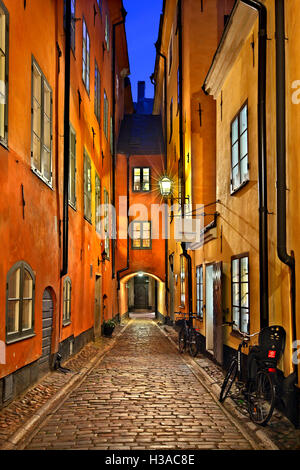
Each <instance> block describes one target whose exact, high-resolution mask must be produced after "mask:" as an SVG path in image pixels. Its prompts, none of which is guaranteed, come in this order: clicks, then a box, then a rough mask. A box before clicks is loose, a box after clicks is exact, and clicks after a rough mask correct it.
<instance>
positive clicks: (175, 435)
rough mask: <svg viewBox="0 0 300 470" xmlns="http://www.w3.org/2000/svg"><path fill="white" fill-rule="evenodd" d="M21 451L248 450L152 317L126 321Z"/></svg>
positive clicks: (245, 438)
mask: <svg viewBox="0 0 300 470" xmlns="http://www.w3.org/2000/svg"><path fill="white" fill-rule="evenodd" d="M25 448H26V449H30V450H33V449H34V450H39V449H47V450H60V449H70V450H71V449H99V450H100V449H101V450H149V449H169V450H172V449H194V450H197V449H236V450H241V449H245V450H246V449H249V450H251V449H253V448H256V447H255V445H254V444H253V442H252V440H251V438H250V436H249V437H248V435H247V433H246V432H242V431H241V429H239V428H238V427H237V426H236V425H235V424H234V422H233V421H232V420H231V419H229V418H228V416H227V414H226V413H225V411H223V409H222V407H220V406H219V404H218V403H217V401H216V400H214V399H213V397H212V396H211V394H210V393H209V392H208V391H207V390H206V389H205V387H204V386H203V385H202V384H201V383H200V382H199V380H198V379H197V378H196V376H195V375H194V374H193V372H192V370H191V369H190V367H189V366H188V364H187V363H186V362H185V361H184V360H183V359H182V357H181V356H180V355H179V354H178V352H177V351H176V350H175V348H174V347H173V346H172V345H171V343H170V342H169V340H168V339H167V338H166V337H165V336H164V335H163V334H162V332H161V330H160V329H159V328H158V326H157V325H156V324H155V322H153V321H151V320H131V321H130V322H129V323H128V326H127V328H126V329H125V331H124V332H123V334H122V335H121V336H120V337H119V339H118V340H117V342H116V345H115V347H114V348H112V349H111V350H110V351H109V352H108V354H106V355H105V356H104V358H103V359H102V360H101V361H100V362H99V363H98V364H97V365H96V366H95V368H94V369H93V370H92V371H91V373H90V374H89V375H88V376H87V377H86V379H85V380H84V381H83V382H82V383H81V385H80V386H79V387H78V388H77V389H75V390H74V391H73V392H72V393H71V395H70V396H69V397H68V398H67V400H66V401H65V402H64V403H63V404H62V406H61V407H60V408H59V409H58V410H57V411H55V412H54V413H53V414H51V415H50V416H49V418H48V419H47V421H46V422H44V423H43V424H42V426H41V427H40V429H39V430H38V432H37V433H36V434H35V436H31V442H27V444H26V446H25Z"/></svg>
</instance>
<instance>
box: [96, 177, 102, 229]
mask: <svg viewBox="0 0 300 470" xmlns="http://www.w3.org/2000/svg"><path fill="white" fill-rule="evenodd" d="M95 226H96V231H97V233H99V234H101V181H100V178H99V176H98V175H97V174H96V176H95Z"/></svg>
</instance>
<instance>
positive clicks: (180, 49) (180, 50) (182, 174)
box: [178, 0, 193, 315]
mask: <svg viewBox="0 0 300 470" xmlns="http://www.w3.org/2000/svg"><path fill="white" fill-rule="evenodd" d="M178 59H179V108H180V109H179V151H180V177H181V210H182V217H183V218H184V214H185V207H184V206H185V171H184V142H183V106H182V104H183V38H182V0H178ZM181 248H182V251H183V256H184V257H185V258H186V260H187V263H188V296H189V302H188V305H189V315H191V314H192V313H193V285H192V258H191V256H190V255H189V254H188V252H187V249H186V243H181Z"/></svg>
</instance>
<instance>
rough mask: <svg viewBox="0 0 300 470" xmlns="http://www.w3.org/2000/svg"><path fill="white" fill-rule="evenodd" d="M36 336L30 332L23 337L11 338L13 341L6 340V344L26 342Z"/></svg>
mask: <svg viewBox="0 0 300 470" xmlns="http://www.w3.org/2000/svg"><path fill="white" fill-rule="evenodd" d="M35 336H36V334H35V333H33V332H30V333H27V334H23V335H22V336H18V337H14V338H11V339H9V338H7V339H6V344H14V343H18V342H19V341H25V340H27V339H31V338H34V337H35Z"/></svg>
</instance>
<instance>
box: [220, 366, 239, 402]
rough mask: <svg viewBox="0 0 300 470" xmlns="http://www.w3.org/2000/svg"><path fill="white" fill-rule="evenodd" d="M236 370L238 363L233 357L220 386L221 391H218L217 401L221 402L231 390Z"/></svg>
mask: <svg viewBox="0 0 300 470" xmlns="http://www.w3.org/2000/svg"><path fill="white" fill-rule="evenodd" d="M237 371H238V365H237V361H236V360H235V359H234V360H233V361H232V362H231V364H230V366H229V369H228V372H227V374H226V376H225V379H224V382H223V385H222V388H221V393H220V398H219V401H220V402H221V403H223V401H224V400H225V398H227V396H228V394H229V392H230V390H231V387H232V384H233V382H234V381H235V379H236V376H237Z"/></svg>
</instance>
